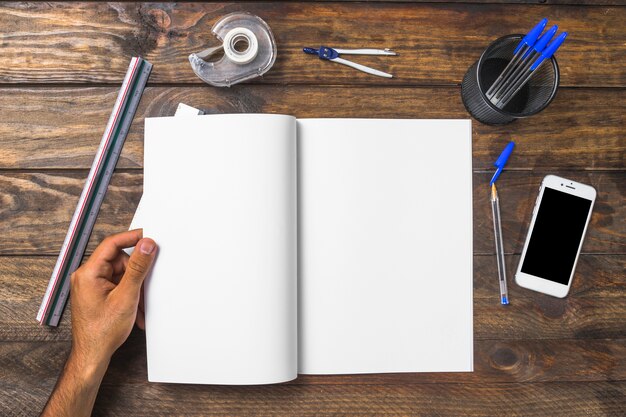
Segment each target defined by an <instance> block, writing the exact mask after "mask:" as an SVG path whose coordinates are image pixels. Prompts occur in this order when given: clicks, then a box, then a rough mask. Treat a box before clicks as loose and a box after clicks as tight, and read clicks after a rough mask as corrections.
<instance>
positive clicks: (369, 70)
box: [330, 58, 393, 78]
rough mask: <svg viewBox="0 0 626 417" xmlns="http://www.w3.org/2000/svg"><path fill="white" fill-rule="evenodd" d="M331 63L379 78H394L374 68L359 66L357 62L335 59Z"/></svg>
mask: <svg viewBox="0 0 626 417" xmlns="http://www.w3.org/2000/svg"><path fill="white" fill-rule="evenodd" d="M330 61H331V62H336V63H338V64H343V65H347V66H349V67H352V68H354V69H357V70H359V71H363V72H365V73H367V74H371V75H377V76H379V77H385V78H392V77H393V75H391V74H387V73H386V72H382V71H378V70H376V69H374V68H370V67H366V66H365V65H361V64H357V63H356V62H352V61H348V60H347V59H342V58H335V59H331V60H330Z"/></svg>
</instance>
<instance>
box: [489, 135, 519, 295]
mask: <svg viewBox="0 0 626 417" xmlns="http://www.w3.org/2000/svg"><path fill="white" fill-rule="evenodd" d="M514 147H515V142H513V141H511V142H509V143H508V144H507V145H506V147H505V148H504V150H503V151H502V153H501V154H500V156H499V157H498V159H496V162H494V165H495V167H496V172H495V173H494V174H493V177H492V178H491V181H490V183H489V184H490V185H491V212H492V214H493V233H494V237H495V242H496V261H497V264H498V282H499V283H500V304H502V305H507V304H509V294H508V290H507V287H506V266H505V264H504V244H503V242H502V222H501V219H500V199H499V198H498V191H497V189H496V184H495V182H496V180H497V179H498V177H499V176H500V173H501V172H502V170H503V169H504V165H505V164H506V161H507V160H508V159H509V156H510V155H511V152H513V148H514Z"/></svg>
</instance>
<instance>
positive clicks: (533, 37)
mask: <svg viewBox="0 0 626 417" xmlns="http://www.w3.org/2000/svg"><path fill="white" fill-rule="evenodd" d="M546 24H548V19H546V18H545V17H544V18H543V19H541V21H540V22H539V23H537V24H536V25H535V27H534V28H532V29H531V31H530V32H528V33H527V34H526V36H524V37H523V38H522V40H521V41H520V43H519V44H517V46H516V47H515V50H514V51H513V59H512V60H511V61H510V62H509V63H508V65H507V66H506V67H505V68H504V70H503V71H502V73H500V75H499V76H498V78H496V80H495V81H494V83H493V84H491V87H489V90H487V97H488V98H491V95H492V94H493V92H494V90H495V89H496V88H498V87H499V83H500V82H501V81H502V80H503V79H504V78H505V77H507V76H508V75H509V73H510V72H511V71H512V70H513V69H514V68H515V66H516V65H517V63H518V62H519V61H520V59H522V58H523V57H524V56H525V54H526V52H528V51H529V50H530V48H532V46H533V45H534V44H535V42H536V41H537V38H539V35H541V32H543V29H544V28H545V27H546Z"/></svg>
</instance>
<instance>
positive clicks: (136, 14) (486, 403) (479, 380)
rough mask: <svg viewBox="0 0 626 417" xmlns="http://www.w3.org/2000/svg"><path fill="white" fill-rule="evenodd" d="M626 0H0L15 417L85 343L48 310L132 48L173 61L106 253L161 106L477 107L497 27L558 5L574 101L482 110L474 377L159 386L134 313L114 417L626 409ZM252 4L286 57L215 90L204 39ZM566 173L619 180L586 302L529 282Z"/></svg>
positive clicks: (110, 218)
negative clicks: (499, 236)
mask: <svg viewBox="0 0 626 417" xmlns="http://www.w3.org/2000/svg"><path fill="white" fill-rule="evenodd" d="M411 3H420V4H411ZM453 3H457V4H453ZM499 3H503V4H499ZM506 3H526V4H506ZM533 3H537V4H534V5H533ZM557 4H565V5H557ZM582 4H585V6H582ZM624 5H626V1H625V0H449V1H447V0H433V1H429V2H425V3H422V2H406V3H404V2H389V3H387V2H384V1H383V2H368V3H367V4H364V3H361V2H358V3H354V2H297V3H296V2H263V3H261V2H259V3H235V4H222V3H203V2H191V3H189V2H185V3H136V2H123V3H83V2H62V3H48V2H45V3H44V2H33V3H17V2H16V3H1V4H0V28H2V29H0V108H1V109H2V111H1V112H0V415H2V416H18V415H19V416H22V415H37V414H38V413H39V411H40V410H41V408H42V407H43V405H44V403H45V401H46V399H47V397H48V395H49V393H50V392H51V390H52V388H53V386H54V383H55V382H56V378H57V375H58V373H59V372H60V370H61V368H62V366H63V363H64V361H65V358H66V356H67V354H68V352H69V349H70V340H71V328H70V319H71V317H70V316H71V314H70V312H69V310H68V311H67V312H66V314H65V315H64V317H63V320H62V322H61V325H60V326H59V327H58V328H49V327H41V326H39V325H38V324H37V323H36V321H35V315H36V312H37V309H38V307H39V304H40V301H41V297H42V295H43V292H44V290H45V287H46V285H47V283H48V279H49V277H50V273H51V271H52V268H53V266H54V263H55V261H56V256H57V254H58V251H59V248H60V246H61V242H62V240H63V238H64V236H65V233H66V230H67V227H68V225H69V221H70V218H71V216H72V213H73V211H74V208H75V205H76V202H77V200H78V196H79V194H80V192H81V191H82V187H83V184H84V180H85V178H86V176H87V169H88V168H89V167H90V166H91V163H92V160H93V156H94V154H95V151H96V148H97V146H98V144H99V142H100V138H101V136H102V132H103V129H104V126H105V124H106V122H107V120H108V117H109V115H110V112H111V109H112V106H113V102H114V101H115V98H116V96H117V93H118V89H119V84H120V83H121V80H122V78H123V76H124V73H125V72H126V68H127V66H128V62H129V59H130V57H131V56H133V55H142V56H144V57H146V58H147V59H148V60H150V61H151V62H152V63H153V64H155V68H154V72H153V74H152V76H151V79H150V81H151V84H150V86H149V87H148V88H147V90H146V91H145V94H144V98H143V100H142V102H141V105H140V108H139V111H138V115H137V117H136V118H135V122H134V124H133V127H132V129H131V132H130V134H129V138H128V141H127V143H126V145H125V147H124V151H123V154H122V157H121V159H120V162H119V164H118V168H119V170H118V172H117V173H116V174H115V175H114V178H113V183H112V185H111V187H109V191H108V193H107V197H106V200H105V204H104V206H103V209H102V211H101V213H100V216H99V218H98V224H97V225H96V230H95V232H94V235H93V236H92V242H91V244H90V246H89V249H88V250H89V251H91V250H92V249H93V248H94V246H95V244H96V243H97V242H99V241H100V240H101V239H102V238H103V237H104V236H105V235H107V234H110V233H113V232H117V231H120V230H124V229H125V228H126V227H127V225H128V223H129V221H130V219H131V217H132V214H133V212H134V209H135V206H136V204H137V202H138V200H139V197H140V195H141V190H142V175H141V169H142V165H143V163H142V159H143V140H142V138H143V119H144V118H145V117H152V116H167V115H173V114H174V111H175V109H176V106H177V105H178V103H179V102H185V103H187V104H190V105H193V106H195V107H199V108H203V109H205V110H207V111H208V112H209V113H226V112H234V113H241V112H268V113H286V114H292V115H295V116H297V117H300V118H303V117H388V118H467V117H469V116H468V114H467V112H466V111H465V109H464V107H463V105H462V103H461V100H460V88H459V86H458V85H459V83H460V81H461V79H462V77H463V75H464V73H465V71H466V69H467V68H468V67H469V65H471V64H472V63H473V62H474V61H475V60H476V59H477V58H478V56H479V55H480V53H481V51H482V50H483V49H484V48H485V47H486V46H487V45H488V44H489V43H490V42H491V41H493V40H495V39H496V38H498V37H499V36H502V35H504V34H507V33H516V32H523V31H525V30H527V29H528V28H529V27H531V26H532V25H533V24H534V22H535V21H536V20H538V19H539V18H540V17H543V16H546V17H548V18H550V20H551V22H554V23H558V24H559V26H560V27H561V28H562V29H565V30H568V31H569V32H570V37H569V38H568V40H567V43H566V44H565V45H564V47H563V48H562V50H561V51H559V53H558V60H559V65H560V69H561V87H562V88H560V89H559V92H558V94H557V97H556V99H555V100H554V102H553V103H551V105H550V106H549V107H548V108H547V109H546V110H545V111H544V112H542V113H541V114H539V115H536V116H533V117H532V118H530V119H527V120H519V121H517V122H515V123H513V124H510V125H507V126H503V127H487V126H484V125H481V124H480V123H478V122H475V121H474V122H473V167H474V178H473V180H474V196H473V199H474V250H475V256H474V335H475V337H474V340H475V342H474V351H475V360H474V362H475V372H473V373H460V374H459V373H454V374H450V373H426V374H376V375H335V376H300V377H299V378H298V379H297V380H295V381H292V382H290V383H287V384H280V385H272V386H251V387H226V386H200V385H176V384H150V383H148V382H147V381H146V353H145V335H144V333H143V332H141V331H139V330H138V329H135V330H134V331H133V332H132V334H131V336H130V338H129V340H128V341H127V342H126V343H125V344H124V345H123V346H122V347H121V349H120V350H119V351H118V352H117V353H116V355H115V356H114V357H113V360H112V362H111V366H110V368H109V372H108V373H107V376H106V377H105V380H104V382H103V386H102V388H101V390H100V394H99V397H98V400H97V402H96V406H95V409H94V415H96V416H100V415H105V416H110V415H115V416H128V415H133V416H158V415H168V416H173V415H181V416H183V415H184V416H192V415H203V416H209V415H210V416H212V415H216V416H217V415H228V416H234V415H244V416H256V415H263V416H266V415H280V416H295V415H297V416H326V415H333V416H336V415H342V416H343V415H353V416H362V415H376V416H397V415H432V416H448V415H468V416H497V415H498V416H499V415H502V416H504V415H506V416H531V417H533V416H541V417H544V416H568V417H569V416H574V417H576V416H618V415H626V297H625V295H626V275H625V274H624V271H625V270H626V222H624V218H625V217H626V201H625V199H626V181H625V178H626V177H625V174H626V138H625V136H624V132H625V131H624V127H625V126H626V100H624V98H625V92H626V90H625V89H624V87H626V26H624V22H626V7H623V6H624ZM236 10H248V11H250V12H252V13H255V14H258V15H260V16H261V17H263V18H264V19H265V20H266V21H267V22H268V23H269V24H270V26H271V27H272V29H273V31H274V34H275V36H276V39H277V42H278V48H279V51H278V60H277V61H276V64H275V66H274V68H272V70H271V71H270V72H269V73H268V74H267V76H266V77H264V78H263V79H259V80H255V81H253V82H252V83H250V84H247V85H240V86H235V87H233V88H230V89H216V88H212V87H209V86H206V85H205V84H203V83H202V82H201V81H200V80H199V79H198V78H196V77H195V75H194V74H193V73H192V71H191V70H190V67H189V64H188V61H187V55H188V54H189V53H190V52H197V51H199V50H201V49H203V48H204V47H206V46H208V44H209V42H211V41H212V39H213V38H212V36H211V34H210V27H211V26H212V24H213V23H214V22H215V21H216V20H217V19H219V17H221V16H223V15H225V14H227V13H229V12H232V11H236ZM319 43H325V44H330V45H331V46H337V47H340V46H341V47H364V46H367V47H392V48H394V49H395V50H396V51H398V52H399V53H400V56H398V57H392V58H376V57H355V58H354V60H355V61H358V62H360V63H363V64H366V65H371V66H373V67H374V68H378V69H382V70H387V71H390V72H392V73H393V74H394V75H395V78H394V79H392V80H383V79H379V78H376V77H371V76H368V75H365V74H361V73H359V72H357V71H355V70H352V69H349V68H344V67H342V66H340V65H335V64H332V63H328V62H322V61H319V60H316V59H314V58H313V57H310V56H306V55H304V54H302V53H301V48H302V47H303V46H305V45H306V46H309V45H310V46H317V45H318V44H319ZM589 62H594V63H595V65H591V64H589ZM600 87H601V88H600ZM509 140H515V141H516V143H517V147H516V149H515V153H514V154H513V157H512V158H511V160H510V161H509V164H508V165H507V168H508V169H507V172H505V173H504V174H503V175H502V177H501V179H500V180H499V185H500V186H499V191H500V196H501V199H502V202H501V206H502V215H503V219H504V224H503V232H504V241H505V250H506V252H507V256H506V264H507V272H508V276H509V291H510V298H511V302H512V304H511V305H510V306H508V307H502V306H501V305H499V303H498V297H497V293H498V289H497V280H496V276H497V273H496V263H495V257H494V255H493V252H494V250H493V242H492V240H493V236H492V232H491V213H490V207H489V203H488V192H487V191H488V190H487V186H486V184H487V181H488V180H489V178H490V176H491V170H492V166H491V164H492V162H493V161H494V160H495V158H496V157H497V155H498V154H499V152H500V151H501V149H502V147H503V146H504V144H505V143H506V142H507V141H509ZM548 173H552V174H555V173H556V174H560V175H563V176H566V177H570V178H571V179H574V180H578V181H581V182H585V183H589V184H591V185H593V186H594V187H596V189H597V190H598V201H597V204H596V207H595V209H594V215H593V217H592V224H591V225H590V229H589V232H588V236H587V239H586V242H585V245H584V247H583V252H584V254H583V255H581V257H580V260H579V264H578V267H577V271H576V275H575V277H574V281H573V287H572V290H571V292H570V295H569V296H568V297H567V298H565V299H556V298H552V297H548V296H545V295H542V294H539V293H536V292H532V291H528V290H525V289H522V288H520V287H519V286H517V285H515V284H514V283H513V280H512V276H513V274H514V271H515V269H516V267H517V265H518V263H519V252H520V251H521V248H522V244H523V239H524V238H525V235H526V229H527V226H528V222H529V221H530V216H531V211H532V206H533V204H534V201H535V198H536V195H537V187H538V185H539V183H540V181H541V178H542V177H543V176H544V175H545V174H548Z"/></svg>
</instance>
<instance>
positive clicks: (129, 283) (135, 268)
mask: <svg viewBox="0 0 626 417" xmlns="http://www.w3.org/2000/svg"><path fill="white" fill-rule="evenodd" d="M156 249H157V247H156V243H155V242H154V240H152V239H149V238H145V239H141V240H140V241H139V243H137V246H136V247H135V250H134V251H133V254H132V255H131V256H130V258H129V259H128V265H127V268H126V272H124V276H122V279H121V280H120V283H119V285H118V286H117V288H116V289H115V290H116V292H119V293H121V294H124V296H125V297H129V298H130V299H132V300H134V303H136V304H135V305H137V303H138V302H139V293H140V291H141V284H143V281H144V279H145V278H146V276H147V275H148V272H149V271H150V267H151V266H152V263H153V262H154V258H155V256H156Z"/></svg>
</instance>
